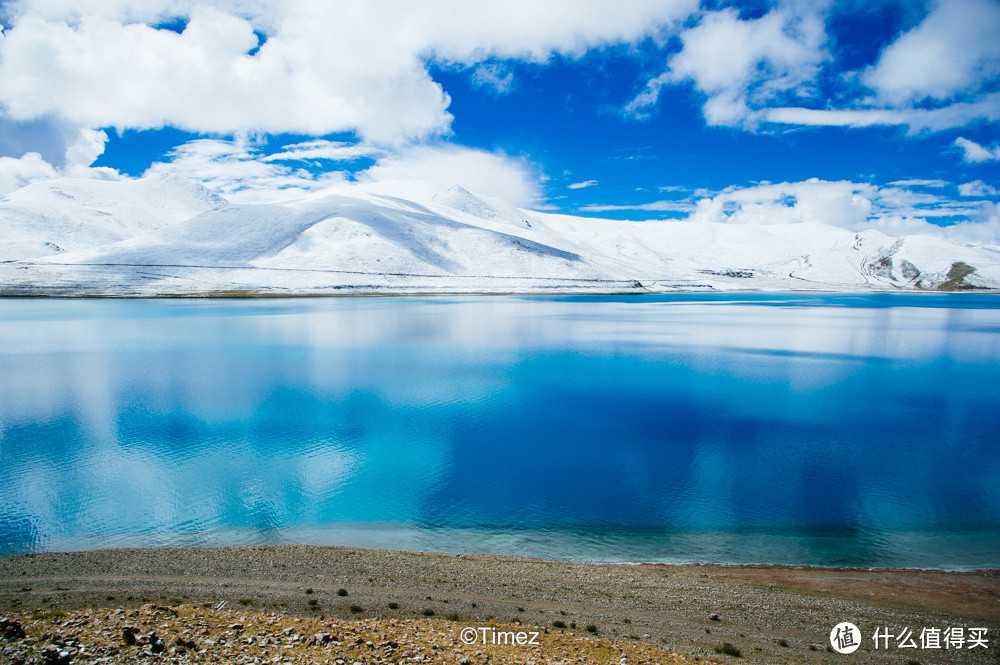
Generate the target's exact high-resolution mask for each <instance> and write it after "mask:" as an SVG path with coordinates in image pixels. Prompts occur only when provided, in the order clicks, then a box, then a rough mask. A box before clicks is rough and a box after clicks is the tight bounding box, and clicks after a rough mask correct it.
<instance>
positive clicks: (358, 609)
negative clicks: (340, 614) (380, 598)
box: [347, 605, 365, 614]
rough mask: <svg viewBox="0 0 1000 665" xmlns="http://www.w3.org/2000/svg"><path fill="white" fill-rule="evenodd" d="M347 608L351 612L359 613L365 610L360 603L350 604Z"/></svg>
mask: <svg viewBox="0 0 1000 665" xmlns="http://www.w3.org/2000/svg"><path fill="white" fill-rule="evenodd" d="M347 609H348V610H350V612H351V614H361V613H362V612H364V611H365V608H363V607H361V606H360V605H351V606H350V607H348V608H347Z"/></svg>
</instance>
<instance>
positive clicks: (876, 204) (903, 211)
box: [578, 178, 1000, 244]
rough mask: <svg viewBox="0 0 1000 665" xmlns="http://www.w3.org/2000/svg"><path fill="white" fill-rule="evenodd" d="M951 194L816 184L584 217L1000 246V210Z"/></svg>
mask: <svg viewBox="0 0 1000 665" xmlns="http://www.w3.org/2000/svg"><path fill="white" fill-rule="evenodd" d="M982 185H983V183H981V182H980V183H975V182H974V183H967V184H966V185H960V186H959V187H958V188H957V189H958V193H959V194H960V195H961V196H963V197H973V196H980V197H981V196H990V194H989V191H990V189H992V188H990V187H989V186H988V185H986V186H982ZM946 187H950V185H948V184H947V183H943V184H942V185H941V186H939V181H935V180H911V181H896V182H894V183H889V184H888V185H884V186H878V185H875V184H873V183H867V182H853V181H850V180H838V181H830V180H821V179H819V178H810V179H808V180H804V181H799V182H780V183H771V182H762V183H759V184H756V185H750V186H731V187H727V188H725V189H723V190H720V191H716V192H706V191H698V192H695V193H694V194H693V195H692V196H690V197H688V198H686V199H684V200H680V201H653V202H650V203H640V204H634V205H596V204H595V205H589V206H583V207H581V208H578V210H579V211H581V212H607V211H616V212H617V211H627V210H636V211H644V212H674V213H688V214H687V216H686V217H685V218H683V221H689V222H701V223H706V222H707V223H716V224H758V225H764V224H768V225H770V224H798V223H820V224H826V225H829V226H837V227H841V228H846V229H849V230H852V231H863V230H866V229H877V230H880V231H882V232H884V233H886V234H889V235H903V234H924V235H937V236H948V237H952V238H955V239H957V240H959V241H973V242H987V243H993V244H997V243H1000V204H997V203H994V202H991V201H988V200H982V199H980V200H968V199H956V198H953V197H952V196H949V195H948V193H947V192H945V191H942V190H943V189H945V188H946ZM928 190H933V191H928ZM994 193H995V190H994Z"/></svg>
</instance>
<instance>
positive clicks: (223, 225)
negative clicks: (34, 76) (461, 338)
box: [0, 176, 1000, 295]
mask: <svg viewBox="0 0 1000 665" xmlns="http://www.w3.org/2000/svg"><path fill="white" fill-rule="evenodd" d="M710 288H714V289H724V290H735V289H738V290H746V289H758V290H801V289H833V290H869V289H913V290H919V289H924V290H964V289H998V288H1000V247H995V246H981V245H971V244H962V243H958V242H955V241H951V240H947V239H943V238H937V237H932V236H922V235H919V236H918V235H913V236H902V237H892V236H888V235H885V234H883V233H880V232H878V231H863V232H861V233H854V232H852V231H848V230H845V229H842V228H838V227H833V226H826V225H822V224H818V223H802V224H775V225H736V224H709V223H701V222H680V221H653V222H627V221H616V220H604V219H593V218H584V217H573V216H569V215H556V214H549V213H542V212H536V211H527V210H522V209H519V208H516V207H513V206H511V205H508V204H506V203H504V202H501V201H498V200H494V199H490V198H488V197H484V196H478V195H476V194H474V193H471V192H469V191H467V190H465V189H463V188H461V187H457V186H456V187H451V188H447V189H444V190H440V189H435V188H433V187H430V186H427V185H418V184H414V183H379V184H373V185H342V186H338V187H336V188H334V189H331V190H327V191H324V192H320V193H316V194H312V195H309V196H306V197H303V198H300V199H297V200H294V201H289V202H284V203H271V204H241V205H237V204H231V203H229V202H228V201H226V200H225V199H224V198H222V197H220V196H218V195H215V194H213V193H211V192H210V191H209V190H207V189H205V188H204V187H202V186H201V185H199V184H196V183H193V182H190V181H187V180H184V179H182V178H179V177H172V176H157V177H150V178H143V179H138V180H125V181H101V180H78V179H58V180H52V181H48V182H44V183H38V184H34V185H30V186H28V187H25V188H23V189H20V190H18V191H16V192H13V193H11V194H8V195H7V196H5V197H2V198H0V293H4V294H72V295H197V294H234V295H238V294H247V295H256V294H260V295H270V294H274V295H280V294H324V293H344V292H348V293H349V292H361V293H371V292H385V293H408V292H418V293H428V292H475V293H508V292H515V293H537V292H596V293H607V292H636V293H643V292H650V291H652V292H659V291H667V290H674V289H710Z"/></svg>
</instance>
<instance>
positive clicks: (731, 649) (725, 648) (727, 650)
mask: <svg viewBox="0 0 1000 665" xmlns="http://www.w3.org/2000/svg"><path fill="white" fill-rule="evenodd" d="M715 653H721V654H723V655H725V656H732V657H733V658H742V657H743V652H742V651H740V649H739V647H736V646H733V645H732V644H730V643H729V642H724V643H723V644H722V646H717V647H715Z"/></svg>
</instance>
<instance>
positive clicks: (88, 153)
mask: <svg viewBox="0 0 1000 665" xmlns="http://www.w3.org/2000/svg"><path fill="white" fill-rule="evenodd" d="M107 140H108V135H107V134H105V133H104V132H101V131H94V130H90V129H85V130H82V131H80V132H79V133H78V134H77V137H76V140H75V141H74V142H73V143H71V144H70V146H69V147H68V148H67V149H66V152H65V155H64V158H63V162H64V164H63V166H62V167H61V168H57V167H56V166H53V165H52V164H51V163H50V162H48V161H47V160H45V159H44V158H43V157H42V156H41V155H40V154H39V153H37V152H26V153H25V154H24V155H22V156H21V157H20V158H17V159H15V158H13V157H0V195H2V194H7V193H9V192H12V191H14V190H15V189H20V188H21V187H24V186H25V185H29V184H31V183H33V182H38V181H40V180H51V179H52V178H58V177H60V176H65V177H71V178H97V179H102V180H117V179H120V178H121V174H119V173H118V172H117V171H115V170H114V169H110V168H107V167H101V168H93V167H91V166H90V165H91V164H93V163H94V160H96V159H97V158H98V157H100V156H101V154H103V153H104V145H105V143H107Z"/></svg>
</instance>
